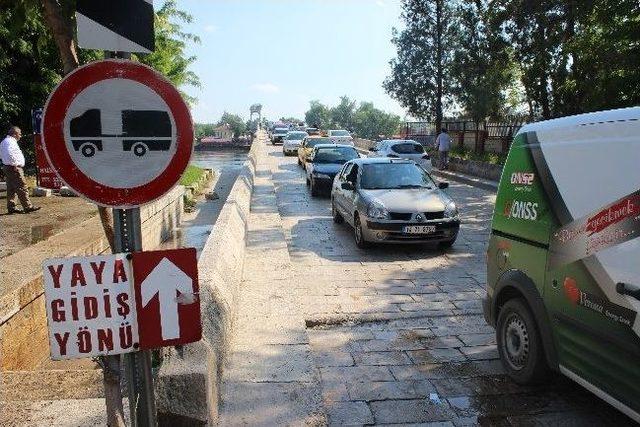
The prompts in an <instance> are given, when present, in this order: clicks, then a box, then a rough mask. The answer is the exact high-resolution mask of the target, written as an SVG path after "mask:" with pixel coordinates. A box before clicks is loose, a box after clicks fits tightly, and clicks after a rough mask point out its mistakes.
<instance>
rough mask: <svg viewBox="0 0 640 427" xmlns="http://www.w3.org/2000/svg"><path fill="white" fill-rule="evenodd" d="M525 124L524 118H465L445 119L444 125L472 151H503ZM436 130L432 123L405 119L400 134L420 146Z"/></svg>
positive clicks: (429, 142)
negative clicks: (493, 120)
mask: <svg viewBox="0 0 640 427" xmlns="http://www.w3.org/2000/svg"><path fill="white" fill-rule="evenodd" d="M525 123H526V120H525V118H524V117H517V116H514V117H510V118H507V119H505V120H503V121H495V122H492V121H482V122H475V121H473V120H467V119H445V120H443V121H442V127H445V128H446V129H447V131H448V132H449V134H450V135H451V138H452V139H453V141H454V142H455V143H457V145H459V146H462V147H465V148H467V149H471V150H474V151H476V152H479V153H482V152H492V153H506V152H507V151H508V150H509V145H510V144H511V140H512V139H513V136H514V135H515V134H516V133H517V132H518V130H519V129H520V128H521V127H522V125H524V124H525ZM438 133H439V130H437V129H436V124H435V122H433V121H431V122H406V123H405V124H404V128H403V133H402V135H403V137H405V138H410V139H414V140H416V141H418V142H420V143H422V144H424V145H433V144H434V143H435V139H436V136H437V135H438Z"/></svg>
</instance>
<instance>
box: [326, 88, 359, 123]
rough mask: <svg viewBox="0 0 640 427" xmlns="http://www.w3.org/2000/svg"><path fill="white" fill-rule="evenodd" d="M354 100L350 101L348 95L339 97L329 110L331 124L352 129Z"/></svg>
mask: <svg viewBox="0 0 640 427" xmlns="http://www.w3.org/2000/svg"><path fill="white" fill-rule="evenodd" d="M355 109H356V101H352V100H350V99H349V97H348V96H346V95H343V96H341V97H340V102H339V103H338V105H336V106H335V107H333V108H331V110H329V114H330V116H331V126H332V127H336V128H342V129H349V130H351V129H353V116H354V114H355Z"/></svg>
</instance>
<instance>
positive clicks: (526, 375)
mask: <svg viewBox="0 0 640 427" xmlns="http://www.w3.org/2000/svg"><path fill="white" fill-rule="evenodd" d="M496 338H497V341H498V352H499V353H500V360H501V361H502V365H503V366H504V368H505V370H506V371H507V374H509V376H510V377H511V379H513V380H514V381H515V382H516V383H518V384H535V383H539V382H542V381H544V380H545V379H546V378H547V376H548V374H549V367H548V366H547V362H546V360H545V356H544V351H543V348H542V340H541V338H540V332H539V331H538V326H537V325H536V323H535V320H534V318H533V315H532V314H531V310H529V307H528V306H527V304H526V303H525V301H524V300H523V299H521V298H513V299H511V300H509V301H507V302H506V303H505V304H504V305H503V306H502V308H501V309H500V314H499V315H498V322H497V329H496Z"/></svg>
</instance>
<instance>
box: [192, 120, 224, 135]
mask: <svg viewBox="0 0 640 427" xmlns="http://www.w3.org/2000/svg"><path fill="white" fill-rule="evenodd" d="M216 127H218V125H217V124H216V123H194V124H193V128H194V133H195V137H196V138H202V137H204V136H211V135H213V130H214V129H215V128H216Z"/></svg>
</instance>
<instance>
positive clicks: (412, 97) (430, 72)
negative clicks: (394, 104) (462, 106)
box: [383, 0, 455, 128]
mask: <svg viewBox="0 0 640 427" xmlns="http://www.w3.org/2000/svg"><path fill="white" fill-rule="evenodd" d="M451 3H452V2H451V1H447V0H403V1H402V15H401V18H402V20H403V22H404V25H405V28H404V29H403V30H402V31H398V30H396V29H394V31H393V38H392V42H393V44H395V45H396V50H397V57H396V58H394V59H393V60H391V62H390V65H391V75H390V76H389V77H387V79H386V80H385V81H384V83H383V87H384V88H385V90H386V91H387V93H389V94H390V95H391V96H392V97H393V98H395V99H396V100H398V102H400V105H402V106H403V107H405V108H406V109H407V110H408V111H409V113H411V114H412V115H413V116H416V117H422V118H428V119H431V118H434V119H435V121H436V126H437V127H438V128H439V127H440V123H441V122H442V115H443V108H444V106H446V104H447V102H448V100H450V98H451V81H450V80H451V79H450V78H449V73H448V69H449V66H450V64H451V62H452V58H453V52H454V50H453V48H454V36H455V22H454V19H453V17H454V15H453V10H452V4H451Z"/></svg>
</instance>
